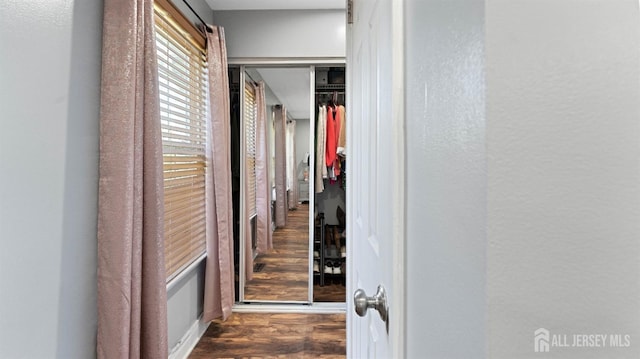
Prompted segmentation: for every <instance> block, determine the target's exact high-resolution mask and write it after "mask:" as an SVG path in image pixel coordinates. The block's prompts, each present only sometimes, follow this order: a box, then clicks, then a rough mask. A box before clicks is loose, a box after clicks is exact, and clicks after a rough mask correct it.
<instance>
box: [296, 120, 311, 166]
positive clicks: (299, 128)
mask: <svg viewBox="0 0 640 359" xmlns="http://www.w3.org/2000/svg"><path fill="white" fill-rule="evenodd" d="M309 140H310V138H309V119H308V118H306V119H297V120H296V166H297V168H298V169H297V171H298V178H302V170H303V168H304V167H305V164H304V161H306V160H307V156H305V155H306V154H308V153H309Z"/></svg>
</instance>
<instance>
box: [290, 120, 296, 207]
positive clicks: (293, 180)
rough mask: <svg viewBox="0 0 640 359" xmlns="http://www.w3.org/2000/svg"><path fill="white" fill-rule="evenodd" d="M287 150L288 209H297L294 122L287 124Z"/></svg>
mask: <svg viewBox="0 0 640 359" xmlns="http://www.w3.org/2000/svg"><path fill="white" fill-rule="evenodd" d="M287 132H288V136H287V137H288V141H289V148H288V152H287V160H288V163H289V166H288V168H287V170H288V172H289V174H288V175H289V176H290V178H291V188H290V189H289V209H295V208H298V163H297V162H296V121H295V120H294V121H291V122H289V123H288V124H287Z"/></svg>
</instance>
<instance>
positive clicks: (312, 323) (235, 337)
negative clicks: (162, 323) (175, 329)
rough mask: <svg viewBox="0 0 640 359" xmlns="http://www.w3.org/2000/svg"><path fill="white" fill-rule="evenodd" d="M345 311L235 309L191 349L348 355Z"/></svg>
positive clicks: (197, 352)
mask: <svg viewBox="0 0 640 359" xmlns="http://www.w3.org/2000/svg"><path fill="white" fill-rule="evenodd" d="M345 356H346V329H345V315H344V314H275V313H273V314H271V313H233V314H232V315H231V317H230V318H229V319H228V320H227V321H226V322H220V321H214V322H212V323H211V325H210V326H209V329H207V332H206V333H205V334H204V336H203V337H202V339H201V340H200V342H199V343H198V345H197V346H196V347H195V349H194V350H193V352H192V353H191V355H190V357H189V358H191V359H201V358H345Z"/></svg>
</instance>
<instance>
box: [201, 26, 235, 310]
mask: <svg viewBox="0 0 640 359" xmlns="http://www.w3.org/2000/svg"><path fill="white" fill-rule="evenodd" d="M209 30H210V31H208V32H207V63H208V70H209V93H210V95H209V96H210V101H209V103H210V111H209V113H210V116H211V119H210V120H211V121H210V134H211V135H210V136H209V138H210V141H211V142H210V143H209V146H208V147H209V149H210V150H209V155H210V163H209V165H208V166H207V172H208V178H209V183H208V184H209V186H207V192H206V196H207V200H206V203H207V208H206V211H207V234H206V241H207V263H206V270H205V287H204V314H203V319H204V320H205V321H211V320H213V319H216V318H220V317H222V318H223V319H227V318H228V317H229V315H231V307H232V306H233V302H234V301H235V298H234V296H235V289H234V286H235V282H234V268H233V202H232V200H233V199H232V188H231V114H230V99H229V74H228V67H227V49H226V43H225V36H224V29H223V28H222V27H220V26H210V27H209Z"/></svg>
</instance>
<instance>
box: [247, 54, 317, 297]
mask: <svg viewBox="0 0 640 359" xmlns="http://www.w3.org/2000/svg"><path fill="white" fill-rule="evenodd" d="M309 70H310V69H309V67H302V68H291V67H288V68H249V67H247V68H246V69H245V72H244V88H241V90H243V91H244V96H243V99H244V103H243V108H242V109H241V111H242V117H243V121H242V122H243V125H244V128H243V129H242V130H243V131H244V141H243V142H244V146H245V149H244V150H245V151H244V157H245V177H244V178H245V181H244V183H245V185H246V186H247V187H246V189H245V193H246V196H245V200H246V204H245V209H244V211H241V213H244V214H245V218H246V223H245V225H244V226H243V227H244V230H245V231H244V233H245V243H244V256H243V258H244V262H245V265H244V272H245V278H246V279H245V285H244V288H243V289H244V293H243V294H244V295H243V299H244V301H245V302H257V301H277V302H309V301H310V298H309V296H310V288H309V190H308V181H309V151H310V135H311V132H310V127H309V117H310V81H311V80H310V72H309ZM262 84H263V85H262ZM260 89H262V91H263V93H261V90H260ZM261 97H262V98H261ZM260 111H264V115H265V118H264V120H265V121H266V122H265V123H264V125H266V126H264V127H261V126H263V124H262V123H261V115H260ZM263 129H264V130H266V132H265V133H264V135H265V137H266V146H264V143H263V142H261V141H260V137H261V136H260V135H261V132H260V131H261V130H263ZM260 158H262V159H265V160H266V161H264V162H262V164H264V165H265V166H264V167H266V168H260V167H261V165H262V164H261V163H260ZM261 170H262V171H261ZM264 170H266V171H264ZM265 172H266V176H265ZM262 182H264V183H262ZM260 187H262V188H264V189H266V188H268V193H265V192H261V191H260ZM267 196H268V197H267ZM261 197H262V198H261ZM265 197H266V198H265ZM265 204H268V205H269V212H268V216H267V215H265V214H263V216H262V217H261V216H260V215H261V214H262V213H260V211H259V207H261V206H263V207H262V208H264V205H265ZM256 207H258V208H256ZM266 217H271V218H270V220H269V225H270V229H274V228H275V230H274V231H273V233H272V234H271V239H270V242H269V243H267V244H265V243H264V242H266V241H268V240H267V239H266V238H265V237H268V233H264V232H262V233H261V232H260V223H259V222H261V221H264V220H265V219H266ZM263 228H264V227H263ZM248 238H251V241H250V242H249V241H248V240H247V239H248ZM261 241H262V242H263V243H261Z"/></svg>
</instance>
